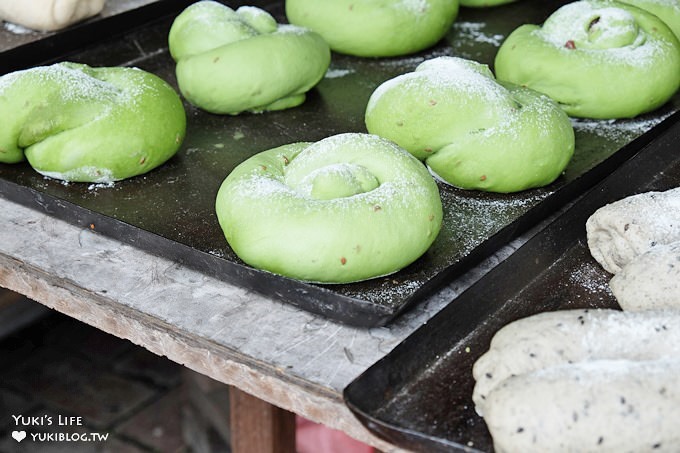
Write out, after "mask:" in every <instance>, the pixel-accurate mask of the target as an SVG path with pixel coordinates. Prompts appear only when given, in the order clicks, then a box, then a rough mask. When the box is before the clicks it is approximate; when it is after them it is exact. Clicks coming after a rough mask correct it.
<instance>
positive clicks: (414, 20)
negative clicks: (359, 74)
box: [286, 0, 458, 57]
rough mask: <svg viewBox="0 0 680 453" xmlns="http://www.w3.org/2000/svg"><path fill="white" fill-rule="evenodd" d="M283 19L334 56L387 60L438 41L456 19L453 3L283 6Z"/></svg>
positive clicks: (369, 0)
mask: <svg viewBox="0 0 680 453" xmlns="http://www.w3.org/2000/svg"><path fill="white" fill-rule="evenodd" d="M286 15H287V17H288V20H289V21H290V23H292V24H297V25H301V26H304V27H308V28H310V29H312V30H314V31H316V32H317V33H319V34H320V35H321V36H323V37H324V39H325V40H326V41H327V42H328V44H329V45H330V46H331V49H333V50H334V51H336V52H339V53H344V54H349V55H355V56H359V57H393V56H398V55H407V54H411V53H414V52H418V51H420V50H423V49H427V48H428V47H431V46H433V45H434V44H436V43H437V42H438V41H439V40H441V39H442V38H443V37H444V36H445V35H446V33H447V32H448V31H449V29H450V28H451V24H453V21H454V20H455V18H456V16H457V15H458V0H323V1H319V0H286Z"/></svg>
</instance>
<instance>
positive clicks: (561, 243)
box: [344, 124, 680, 452]
mask: <svg viewBox="0 0 680 453" xmlns="http://www.w3.org/2000/svg"><path fill="white" fill-rule="evenodd" d="M678 140H680V124H675V125H673V127H672V128H670V129H669V130H667V131H665V133H664V134H663V135H662V136H661V137H659V138H658V139H657V140H656V141H654V143H652V144H650V145H648V146H647V147H645V148H644V149H643V150H642V151H641V152H640V153H639V154H637V155H636V156H635V157H633V158H632V159H631V160H629V161H628V162H626V163H625V164H624V165H622V166H621V167H620V168H619V169H618V170H616V171H615V172H613V173H612V174H611V175H610V176H609V177H607V178H606V179H605V180H604V181H602V182H601V183H600V184H598V185H597V186H595V187H594V188H593V189H592V190H590V191H589V192H587V193H586V194H585V195H584V196H583V197H582V198H581V199H579V200H578V201H577V202H576V203H574V204H573V205H572V206H570V208H569V209H567V210H566V211H565V212H564V214H562V215H560V216H559V217H558V218H557V219H556V220H554V221H553V222H552V223H550V225H548V226H547V227H546V228H544V229H543V230H542V231H541V232H539V233H538V234H537V235H535V236H534V237H532V238H531V239H530V240H529V241H527V242H526V243H525V244H524V245H523V246H522V247H520V248H519V249H518V250H517V251H516V252H515V253H513V254H512V255H511V256H510V257H509V258H508V259H507V260H505V261H504V262H502V263H501V264H499V265H498V266H497V267H495V268H494V269H492V270H491V271H490V272H489V273H488V274H487V275H485V276H484V277H483V278H482V279H480V280H479V281H478V282H477V283H476V284H474V285H473V286H471V287H470V288H469V289H468V290H467V291H465V292H464V293H462V294H461V295H460V296H459V297H458V298H456V299H455V300H453V301H452V302H451V303H450V304H448V305H447V306H446V307H445V308H444V309H443V310H442V311H440V312H439V313H438V314H436V315H435V316H434V317H433V318H432V319H431V320H430V321H428V323H427V324H425V325H424V326H422V327H421V328H419V329H418V330H417V331H415V332H414V333H413V334H412V335H411V336H409V337H408V338H406V340H404V341H403V342H402V343H401V344H399V345H398V346H397V347H396V348H395V349H394V350H392V351H391V352H390V353H389V354H388V355H387V356H385V357H384V358H383V359H382V360H380V361H379V362H377V363H376V364H375V365H373V366H372V367H370V368H369V369H368V370H367V371H366V372H364V373H363V374H362V375H361V376H359V377H358V378H357V379H356V380H355V381H353V382H352V383H351V384H350V385H349V386H347V388H346V389H345V391H344V397H345V401H346V402H347V404H348V405H349V407H350V409H351V410H352V411H353V412H354V414H355V415H356V416H357V417H358V418H359V420H361V422H362V423H363V424H364V425H366V427H368V429H370V430H371V431H373V432H374V433H375V434H377V435H378V436H380V437H382V438H384V439H387V440H388V441H390V442H392V443H394V444H395V445H398V446H401V447H404V448H408V449H410V450H414V451H424V452H434V451H449V452H450V451H466V452H491V451H493V445H492V440H491V436H490V434H489V432H488V430H487V428H486V425H485V424H484V421H483V419H482V418H480V417H479V416H477V414H476V413H475V411H474V406H473V403H472V389H473V387H474V380H473V378H472V365H473V364H474V362H475V360H476V359H477V358H478V357H479V356H480V355H481V354H482V353H484V352H485V351H486V350H487V349H488V347H489V342H490V340H491V337H492V336H493V334H494V333H495V332H496V331H498V330H499V329H500V328H501V327H503V326H504V325H506V324H508V323H509V322H511V321H513V320H516V319H519V318H523V317H526V316H529V315H532V314H535V313H539V312H544V311H553V310H559V309H570V308H597V307H599V308H617V309H618V308H619V306H618V304H617V303H616V300H615V299H614V297H613V296H612V294H611V292H610V291H609V286H608V282H609V279H610V278H611V275H609V274H607V273H606V272H605V271H604V270H603V269H602V268H601V266H600V265H599V264H598V263H597V262H596V261H595V260H594V259H593V258H592V256H591V255H590V252H589V250H588V246H587V244H586V233H585V223H586V220H587V219H588V217H589V216H590V215H591V214H592V213H593V212H595V210H597V209H598V208H600V207H602V206H604V205H605V204H607V203H611V202H613V201H616V200H619V199H622V198H625V197H627V196H630V195H633V194H636V193H642V192H647V191H650V190H668V189H671V188H674V187H678V186H680V152H678Z"/></svg>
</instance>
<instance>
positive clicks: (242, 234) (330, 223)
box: [216, 133, 442, 283]
mask: <svg viewBox="0 0 680 453" xmlns="http://www.w3.org/2000/svg"><path fill="white" fill-rule="evenodd" d="M216 212H217V217H218V219H219V223H220V226H221V227H222V230H223V231H224V234H225V236H226V239H227V241H228V243H229V245H230V246H231V247H232V249H233V250H234V252H235V253H236V254H237V255H238V256H239V257H240V258H241V259H242V260H243V261H244V262H246V263H247V264H250V265H251V266H253V267H256V268H259V269H264V270H267V271H269V272H273V273H276V274H280V275H284V276H288V277H292V278H295V279H298V280H302V281H310V282H317V283H348V282H354V281H360V280H366V279H370V278H373V277H378V276H382V275H387V274H390V273H393V272H396V271H398V270H399V269H401V268H403V267H405V266H407V265H408V264H410V263H411V262H413V261H415V260H416V259H417V258H418V257H420V256H421V255H422V254H423V253H425V251H426V250H427V249H428V248H429V247H430V245H431V244H432V242H433V241H434V240H435V238H436V237H437V234H438V233H439V229H440V227H441V222H442V205H441V200H440V198H439V191H438V188H437V185H436V183H435V181H434V179H432V177H431V176H430V174H429V173H428V172H427V169H426V168H425V166H424V165H423V164H422V163H421V162H419V161H418V160H417V159H415V158H414V157H413V156H411V155H410V154H409V153H407V152H406V151H404V150H403V149H401V148H399V147H398V146H396V145H395V144H393V143H391V142H389V141H388V140H385V139H382V138H380V137H376V136H374V135H369V134H359V133H348V134H341V135H335V136H332V137H329V138H326V139H323V140H321V141H318V142H316V143H311V144H310V143H293V144H289V145H284V146H281V147H278V148H274V149H271V150H268V151H264V152H261V153H259V154H256V155H255V156H253V157H251V158H250V159H248V160H246V161H245V162H243V163H242V164H240V165H239V166H238V167H236V168H235V169H234V171H233V172H231V173H230V174H229V176H227V178H226V179H225V180H224V182H223V183H222V186H221V187H220V189H219V192H218V194H217V200H216Z"/></svg>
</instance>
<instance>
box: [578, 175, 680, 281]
mask: <svg viewBox="0 0 680 453" xmlns="http://www.w3.org/2000/svg"><path fill="white" fill-rule="evenodd" d="M586 232H587V238H588V247H589V248H590V253H591V254H592V255H593V258H595V260H596V261H597V262H598V263H600V265H602V267H603V268H604V269H605V270H606V271H608V272H611V273H613V274H616V273H618V272H620V271H621V268H622V267H623V266H625V265H627V264H628V263H630V262H631V261H633V260H634V259H635V258H637V257H638V256H639V255H641V254H643V253H645V252H646V251H647V250H649V249H651V248H652V247H655V246H657V245H660V244H670V243H673V242H676V241H680V188H677V189H671V190H668V191H666V192H646V193H643V194H638V195H634V196H631V197H627V198H624V199H622V200H619V201H617V202H614V203H611V204H608V205H606V206H604V207H602V208H600V209H598V210H597V211H596V212H595V213H594V214H593V215H592V216H591V217H590V218H589V219H588V221H587V222H586Z"/></svg>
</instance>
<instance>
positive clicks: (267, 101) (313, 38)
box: [168, 1, 330, 115]
mask: <svg viewBox="0 0 680 453" xmlns="http://www.w3.org/2000/svg"><path fill="white" fill-rule="evenodd" d="M168 42H169V46H170V53H171V55H172V57H173V59H174V60H175V61H176V62H177V67H176V74H177V82H178V84H179V88H180V91H181V92H182V94H183V95H184V97H185V98H186V99H187V100H188V101H189V102H191V103H192V104H194V105H195V106H197V107H200V108H201V109H203V110H206V111H208V112H212V113H220V114H231V115H236V114H239V113H242V112H245V111H250V112H262V111H265V110H282V109H287V108H290V107H295V106H297V105H300V104H302V103H303V102H304V100H305V93H306V92H307V91H309V90H310V89H311V88H312V87H314V86H315V85H316V84H317V83H318V82H319V81H320V80H321V78H323V76H324V74H325V73H326V70H327V69H328V66H329V64H330V49H329V48H328V44H326V42H325V41H324V40H323V38H321V36H319V35H318V34H316V33H314V32H312V31H310V30H307V29H304V28H301V27H296V26H293V25H280V24H277V23H276V20H275V19H274V18H273V17H272V16H271V15H270V14H269V13H267V12H266V11H264V10H262V9H259V8H256V7H252V6H242V7H240V8H238V9H237V10H236V11H234V10H232V9H231V8H229V7H227V6H225V5H222V4H221V3H218V2H214V1H200V2H197V3H194V4H192V5H191V6H189V7H188V8H186V9H185V10H184V11H183V12H182V13H181V14H180V15H179V16H177V18H176V19H175V21H174V22H173V24H172V27H171V28H170V33H169V36H168Z"/></svg>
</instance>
